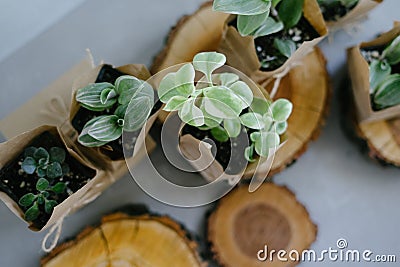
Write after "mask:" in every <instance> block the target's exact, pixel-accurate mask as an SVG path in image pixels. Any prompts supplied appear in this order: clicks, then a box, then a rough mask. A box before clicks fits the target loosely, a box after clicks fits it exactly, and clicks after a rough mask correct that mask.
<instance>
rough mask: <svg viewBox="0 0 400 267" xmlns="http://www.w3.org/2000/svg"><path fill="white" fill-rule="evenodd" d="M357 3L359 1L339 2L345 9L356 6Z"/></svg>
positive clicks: (343, 0) (344, 0) (345, 0)
mask: <svg viewBox="0 0 400 267" xmlns="http://www.w3.org/2000/svg"><path fill="white" fill-rule="evenodd" d="M359 1H360V0H340V2H341V3H342V5H344V6H345V7H347V8H349V7H352V6H354V5H356V4H357V3H358V2H359Z"/></svg>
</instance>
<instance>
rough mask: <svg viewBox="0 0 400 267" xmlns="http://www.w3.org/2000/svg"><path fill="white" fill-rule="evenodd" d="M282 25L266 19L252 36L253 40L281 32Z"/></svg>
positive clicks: (271, 19)
mask: <svg viewBox="0 0 400 267" xmlns="http://www.w3.org/2000/svg"><path fill="white" fill-rule="evenodd" d="M283 28H284V25H283V23H282V22H281V21H279V22H276V21H275V20H274V19H273V18H271V17H268V18H267V19H266V20H265V21H264V23H263V24H262V25H261V26H260V27H259V28H258V29H257V30H255V32H254V33H253V34H252V35H253V36H254V38H257V37H261V36H266V35H270V34H273V33H277V32H280V31H281V30H283Z"/></svg>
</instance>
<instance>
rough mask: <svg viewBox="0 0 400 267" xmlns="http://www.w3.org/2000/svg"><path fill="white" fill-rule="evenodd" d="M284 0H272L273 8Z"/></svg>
mask: <svg viewBox="0 0 400 267" xmlns="http://www.w3.org/2000/svg"><path fill="white" fill-rule="evenodd" d="M281 1H282V0H272V6H273V7H276V6H277V5H278V4H279V3H280V2H281Z"/></svg>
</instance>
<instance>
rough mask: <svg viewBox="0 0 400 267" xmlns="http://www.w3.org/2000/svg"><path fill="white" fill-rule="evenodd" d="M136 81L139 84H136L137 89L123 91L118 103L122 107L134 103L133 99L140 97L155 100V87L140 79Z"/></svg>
mask: <svg viewBox="0 0 400 267" xmlns="http://www.w3.org/2000/svg"><path fill="white" fill-rule="evenodd" d="M136 80H137V83H136V82H135V85H136V86H137V87H132V88H129V89H126V90H124V91H122V92H121V94H120V96H119V97H118V103H120V104H121V105H127V104H129V102H131V101H132V99H134V98H139V97H148V98H149V99H154V89H153V87H152V86H151V85H150V84H149V83H147V82H145V81H142V80H139V79H136Z"/></svg>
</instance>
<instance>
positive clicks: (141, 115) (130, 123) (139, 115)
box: [124, 97, 153, 132]
mask: <svg viewBox="0 0 400 267" xmlns="http://www.w3.org/2000/svg"><path fill="white" fill-rule="evenodd" d="M152 108H153V101H152V100H150V99H149V98H148V97H138V98H134V99H132V102H131V103H130V104H129V106H128V109H127V110H126V114H125V124H124V130H125V131H127V132H134V131H137V130H140V129H141V128H142V127H143V125H144V124H145V123H146V121H147V119H148V118H149V115H150V113H151V109H152Z"/></svg>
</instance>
